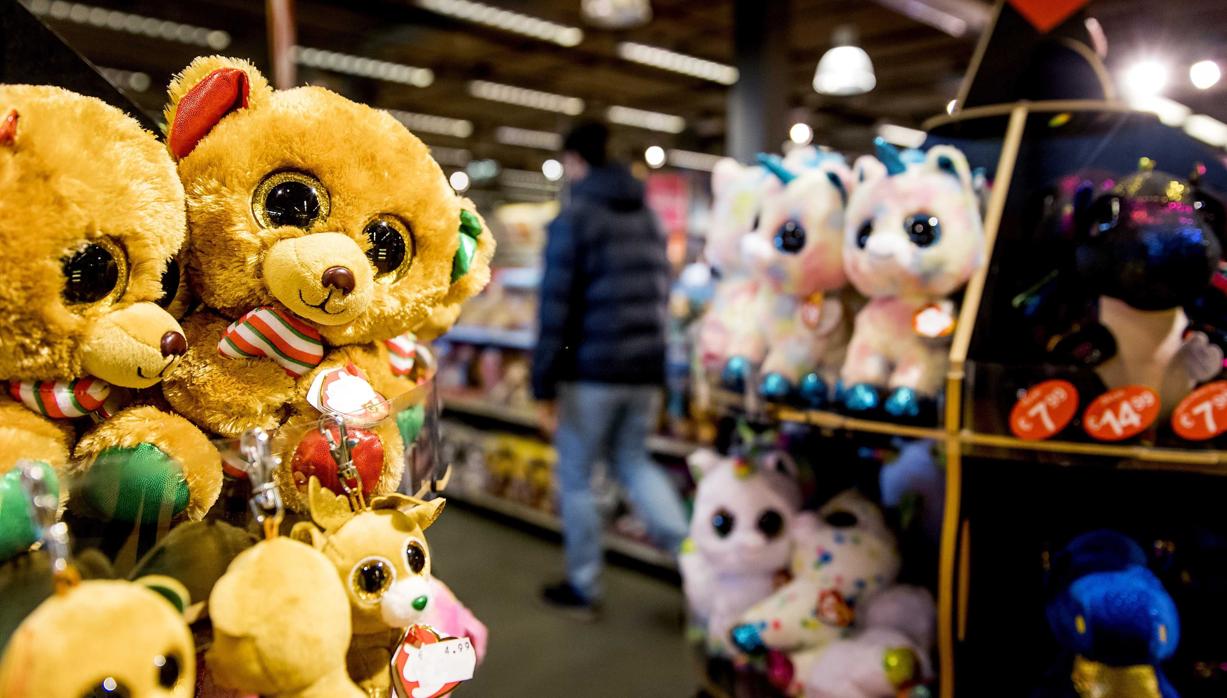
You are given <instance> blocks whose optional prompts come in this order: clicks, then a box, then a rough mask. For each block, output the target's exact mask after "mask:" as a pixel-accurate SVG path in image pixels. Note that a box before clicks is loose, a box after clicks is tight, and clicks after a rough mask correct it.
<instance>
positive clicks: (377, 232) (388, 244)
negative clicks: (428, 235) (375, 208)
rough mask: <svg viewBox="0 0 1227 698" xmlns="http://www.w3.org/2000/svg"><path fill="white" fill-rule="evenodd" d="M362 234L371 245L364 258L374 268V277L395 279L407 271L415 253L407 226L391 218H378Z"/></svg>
mask: <svg viewBox="0 0 1227 698" xmlns="http://www.w3.org/2000/svg"><path fill="white" fill-rule="evenodd" d="M363 232H364V233H365V234H366V239H367V241H368V242H370V244H371V246H370V248H369V249H368V250H367V251H366V257H367V259H369V260H371V265H372V266H374V267H375V274H376V276H378V277H390V278H392V279H396V278H399V277H400V276H402V275H403V274H404V273H405V272H406V271H408V269H409V267H410V265H412V264H413V256H414V254H416V252H417V243H416V241H415V240H414V238H413V232H412V231H411V230H410V229H409V226H407V225H405V224H404V223H402V222H401V221H400V220H399V219H397V218H393V217H392V216H380V217H379V218H376V219H375V220H373V221H371V222H370V223H367V224H366V228H365V229H364V230H363Z"/></svg>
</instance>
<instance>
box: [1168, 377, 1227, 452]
mask: <svg viewBox="0 0 1227 698" xmlns="http://www.w3.org/2000/svg"><path fill="white" fill-rule="evenodd" d="M1172 429H1173V430H1174V431H1175V432H1176V434H1177V435H1178V436H1179V437H1180V438H1182V439H1187V440H1189V441H1205V440H1206V439H1213V438H1214V437H1216V436H1218V435H1219V434H1222V433H1223V432H1224V431H1227V381H1215V382H1213V383H1210V384H1208V385H1203V386H1202V387H1200V388H1198V389H1197V390H1194V391H1193V392H1191V393H1189V395H1188V397H1186V398H1185V399H1183V400H1181V401H1180V404H1179V405H1177V406H1176V411H1175V412H1173V413H1172Z"/></svg>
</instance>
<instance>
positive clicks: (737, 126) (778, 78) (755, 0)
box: [725, 0, 789, 162]
mask: <svg viewBox="0 0 1227 698" xmlns="http://www.w3.org/2000/svg"><path fill="white" fill-rule="evenodd" d="M788 6H789V1H788V0H734V2H733V56H734V61H735V63H736V65H737V70H738V71H740V74H741V75H740V78H739V79H738V80H737V84H736V85H734V86H733V89H731V90H729V109H728V111H729V122H728V129H727V133H728V136H727V138H728V140H727V142H726V143H725V147H726V150H727V151H728V154H729V155H731V156H732V157H735V158H737V159H738V160H741V161H742V162H752V161H753V160H754V156H755V155H756V154H757V153H760V152H775V151H777V150H779V148H780V145H781V144H782V143H783V142H784V139H785V137H786V136H787V133H788V123H786V122H787V120H788V102H789V99H788V93H789V80H788V77H789V75H788V74H789V70H788Z"/></svg>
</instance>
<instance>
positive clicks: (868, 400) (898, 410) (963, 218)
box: [841, 139, 984, 419]
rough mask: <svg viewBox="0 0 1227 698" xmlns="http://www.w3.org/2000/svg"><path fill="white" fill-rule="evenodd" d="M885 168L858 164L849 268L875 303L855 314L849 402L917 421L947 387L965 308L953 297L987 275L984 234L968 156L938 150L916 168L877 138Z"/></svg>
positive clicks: (866, 161)
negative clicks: (976, 276)
mask: <svg viewBox="0 0 1227 698" xmlns="http://www.w3.org/2000/svg"><path fill="white" fill-rule="evenodd" d="M875 143H876V144H877V148H878V158H879V159H878V160H875V159H873V158H872V157H870V156H864V157H862V158H860V159H859V160H858V161H857V163H856V170H857V184H856V188H855V191H854V192H853V194H852V197H851V200H850V201H849V203H848V211H847V215H846V221H847V224H846V226H845V240H844V263H845V269H846V270H847V272H848V278H849V280H851V282H852V284H853V286H855V287H856V289H857V290H858V291H860V292H861V293H862V294H864V295H865V296H866V297H868V298H869V303H868V305H866V306H865V307H864V308H863V309H862V310H861V311H860V312H859V313H857V316H856V321H855V325H854V328H853V333H852V341H851V343H850V344H849V346H848V357H847V360H846V361H845V362H844V366H843V370H842V372H841V375H842V380H843V384H844V386H843V387H844V396H843V404H844V407H845V409H847V410H848V411H850V412H852V413H854V414H872V413H875V412H877V411H878V410H884V411H885V413H886V414H887V415H889V416H891V417H895V418H907V419H918V418H923V417H925V416H928V415H930V414H931V413H932V412H933V409H932V408H933V406H934V399H935V397H936V396H937V395H938V394H939V393H940V391H941V387H942V383H943V381H944V380H945V373H946V361H947V358H948V352H949V341H950V334H951V333H952V332H953V331H954V322H955V317H956V315H957V310H956V308H955V307H954V303H953V302H951V301H950V299H949V296H950V295H951V294H953V293H955V292H956V291H958V290H959V289H960V288H962V286H963V285H964V284H965V283H966V282H967V280H968V279H969V278H970V277H971V275H972V273H973V272H975V270H976V269H978V268H979V266H980V264H981V263H982V262H983V257H984V232H983V230H982V229H981V222H980V211H979V207H978V203H977V198H976V193H975V191H974V189H973V186H972V179H971V171H970V169H969V167H968V165H967V159H966V158H965V157H964V156H963V154H962V153H961V152H959V151H958V150H956V149H955V148H952V147H949V146H935V147H933V148H931V149H930V150H929V151H928V153H927V154H926V155H925V159H924V161H923V162H922V163H919V164H913V165H908V164H905V163H904V160H903V159H902V158H901V157H900V155H899V153H898V151H896V150H895V149H894V148H893V147H892V146H891V145H889V144H888V143H886V142H885V141H883V140H881V139H878V140H877V141H875Z"/></svg>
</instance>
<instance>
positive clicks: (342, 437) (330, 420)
mask: <svg viewBox="0 0 1227 698" xmlns="http://www.w3.org/2000/svg"><path fill="white" fill-rule="evenodd" d="M334 427H335V428H336V434H335V435H334V434H333V428H334ZM320 432H321V433H322V434H323V435H324V440H325V441H327V442H328V450H329V451H330V452H332V459H333V460H334V461H336V464H337V479H338V480H340V482H341V487H342V488H343V489H344V490H345V496H346V497H348V498H349V506H350V508H351V509H353V510H354V511H355V512H358V511H362V510H363V509H365V508H366V497H365V496H364V495H363V494H362V475H361V474H360V473H359V472H358V467H357V466H355V465H354V459H353V450H354V447H356V446H357V445H358V438H357V437H355V436H350V435H349V427H348V426H347V425H346V424H345V418H344V417H342V416H341V415H338V414H330V415H328V416H326V417H324V418H323V419H322V420H320Z"/></svg>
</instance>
